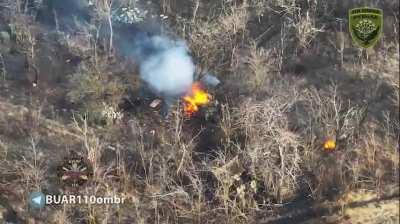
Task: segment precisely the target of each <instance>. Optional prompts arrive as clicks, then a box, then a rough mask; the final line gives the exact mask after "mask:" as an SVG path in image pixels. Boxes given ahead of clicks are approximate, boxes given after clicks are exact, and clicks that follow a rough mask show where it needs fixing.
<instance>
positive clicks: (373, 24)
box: [349, 8, 383, 48]
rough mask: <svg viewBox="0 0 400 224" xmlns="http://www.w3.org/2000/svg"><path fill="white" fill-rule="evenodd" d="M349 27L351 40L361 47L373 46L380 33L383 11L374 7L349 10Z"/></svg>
mask: <svg viewBox="0 0 400 224" xmlns="http://www.w3.org/2000/svg"><path fill="white" fill-rule="evenodd" d="M349 29H350V34H351V37H352V38H353V41H354V42H355V43H356V44H357V45H359V46H360V47H363V48H370V47H373V46H374V45H375V44H376V42H378V40H379V38H380V37H381V34H382V29H383V12H382V10H381V9H376V8H355V9H351V10H350V11H349Z"/></svg>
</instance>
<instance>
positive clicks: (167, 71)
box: [134, 35, 195, 100]
mask: <svg viewBox="0 0 400 224" xmlns="http://www.w3.org/2000/svg"><path fill="white" fill-rule="evenodd" d="M135 39H136V40H135V43H134V55H135V58H136V60H137V61H138V62H139V72H140V78H141V80H142V81H143V82H144V83H145V84H146V85H147V86H148V88H149V89H150V90H151V91H152V92H153V93H155V94H156V95H159V96H161V97H163V98H164V99H165V98H170V99H171V98H177V97H179V96H182V95H183V94H185V93H186V92H187V91H188V90H189V89H190V87H191V85H192V84H193V77H194V72H195V65H194V64H193V61H192V58H191V57H190V55H189V53H188V49H187V46H186V44H185V43H184V42H183V41H175V40H172V39H169V38H167V37H164V36H148V35H139V37H137V38H135ZM166 100H167V99H166Z"/></svg>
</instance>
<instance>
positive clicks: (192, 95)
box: [183, 82, 211, 117]
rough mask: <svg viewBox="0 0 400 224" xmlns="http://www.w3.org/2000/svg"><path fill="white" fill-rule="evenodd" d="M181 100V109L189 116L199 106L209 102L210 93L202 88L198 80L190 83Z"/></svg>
mask: <svg viewBox="0 0 400 224" xmlns="http://www.w3.org/2000/svg"><path fill="white" fill-rule="evenodd" d="M183 100H184V108H183V110H184V112H185V114H186V115H187V116H189V117H190V116H192V115H193V114H194V113H196V112H197V111H198V110H199V107H200V106H203V105H206V104H208V103H209V102H210V100H211V95H210V94H208V93H207V92H206V91H205V90H204V89H203V88H202V86H201V84H200V83H199V82H195V83H194V84H193V85H192V88H191V90H190V92H189V93H188V94H186V96H184V97H183Z"/></svg>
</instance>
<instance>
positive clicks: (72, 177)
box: [58, 152, 93, 190]
mask: <svg viewBox="0 0 400 224" xmlns="http://www.w3.org/2000/svg"><path fill="white" fill-rule="evenodd" d="M92 175H93V170H92V167H91V165H90V163H89V162H88V161H87V160H86V159H84V158H83V157H82V156H79V155H78V154H77V153H75V152H72V153H71V155H70V156H68V157H66V158H65V159H64V161H63V163H62V164H60V165H59V166H58V176H59V178H60V180H61V183H62V184H63V185H64V187H66V188H68V189H70V190H73V189H77V188H78V187H81V186H83V185H84V184H85V183H86V182H87V181H88V180H89V178H90V177H92Z"/></svg>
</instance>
